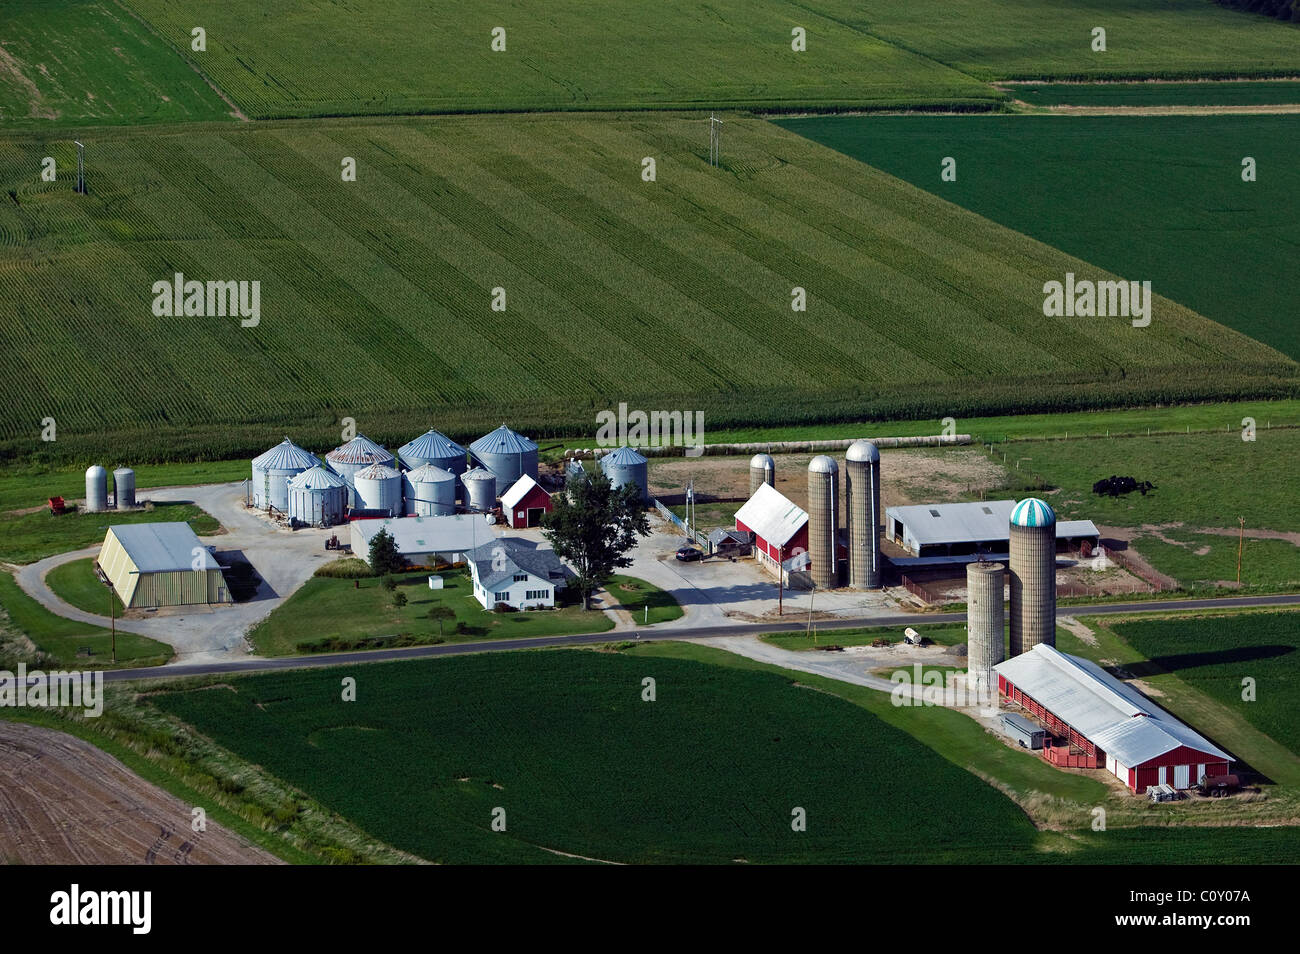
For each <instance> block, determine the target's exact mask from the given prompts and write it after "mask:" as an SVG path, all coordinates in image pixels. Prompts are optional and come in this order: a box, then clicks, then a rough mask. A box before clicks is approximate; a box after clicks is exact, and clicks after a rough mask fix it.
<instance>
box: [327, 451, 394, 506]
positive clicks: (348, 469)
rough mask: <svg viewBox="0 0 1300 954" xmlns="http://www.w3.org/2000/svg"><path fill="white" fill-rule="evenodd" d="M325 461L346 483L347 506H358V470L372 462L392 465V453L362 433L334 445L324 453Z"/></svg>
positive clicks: (386, 465)
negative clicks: (338, 444) (340, 444)
mask: <svg viewBox="0 0 1300 954" xmlns="http://www.w3.org/2000/svg"><path fill="white" fill-rule="evenodd" d="M325 462H326V464H328V465H329V468H330V470H332V471H334V473H336V474H338V475H339V476H340V477H342V478H343V480H344V481H345V482H346V483H347V485H348V506H349V507H358V506H360V504H358V503H357V492H356V486H355V477H356V475H357V472H358V471H362V470H365V469H366V468H367V467H370V466H371V465H373V464H383V465H384V466H385V467H391V466H392V465H393V455H392V454H390V453H388V451H386V450H384V449H383V448H382V447H380V446H379V445H378V444H376V443H375V442H374V441H372V440H371V439H370V438H368V437H366V435H364V434H358V435H357V436H356V437H354V438H352V440H350V441H348V442H347V443H346V444H344V445H342V446H341V447H336V448H334V449H333V450H332V451H330V452H329V453H328V454H326V455H325Z"/></svg>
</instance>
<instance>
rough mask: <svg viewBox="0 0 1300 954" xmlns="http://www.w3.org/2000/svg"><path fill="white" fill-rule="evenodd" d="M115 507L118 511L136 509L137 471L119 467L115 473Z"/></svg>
mask: <svg viewBox="0 0 1300 954" xmlns="http://www.w3.org/2000/svg"><path fill="white" fill-rule="evenodd" d="M113 506H115V507H116V508H117V509H118V510H131V509H132V508H134V507H135V471H133V470H132V469H131V468H130V467H118V468H117V469H116V470H114V471H113Z"/></svg>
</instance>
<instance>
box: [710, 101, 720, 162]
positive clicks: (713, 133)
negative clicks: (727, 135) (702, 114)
mask: <svg viewBox="0 0 1300 954" xmlns="http://www.w3.org/2000/svg"><path fill="white" fill-rule="evenodd" d="M721 161H722V120H721V119H719V118H718V117H717V116H716V115H715V114H713V113H710V114H709V165H711V166H716V165H718V164H719V163H720V162H721Z"/></svg>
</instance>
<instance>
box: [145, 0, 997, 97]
mask: <svg viewBox="0 0 1300 954" xmlns="http://www.w3.org/2000/svg"><path fill="white" fill-rule="evenodd" d="M128 2H129V4H130V6H131V8H132V9H134V10H136V11H137V12H139V13H140V15H141V16H143V17H145V18H146V19H148V21H149V22H150V23H151V24H153V25H154V26H155V27H156V28H157V29H158V30H159V32H160V33H161V34H162V35H163V36H164V37H166V38H167V39H168V40H169V41H170V42H171V43H173V44H175V45H176V46H177V48H178V49H180V50H182V51H183V52H184V53H185V54H186V55H188V56H189V57H190V58H191V60H192V61H193V62H195V63H196V64H200V65H201V66H202V68H203V69H204V71H205V72H207V73H208V74H209V75H210V76H212V77H213V79H214V80H215V81H216V82H217V84H218V85H219V86H221V88H222V89H223V90H224V91H225V92H227V93H228V94H229V95H230V96H232V97H233V98H234V99H235V101H236V102H238V103H239V104H240V106H241V107H242V108H243V109H244V110H245V111H246V112H247V113H249V115H251V116H253V117H255V118H259V119H266V118H274V117H287V116H338V115H362V114H401V113H427V112H455V111H481V110H482V111H491V110H543V109H544V110H572V109H579V110H581V109H647V108H663V107H678V108H680V107H692V106H700V107H715V106H746V107H752V106H763V107H774V108H782V107H806V106H822V107H845V106H854V107H873V106H874V107H887V106H898V105H903V104H913V103H917V104H930V105H939V104H943V105H951V106H968V107H972V106H974V107H984V108H988V107H990V106H991V105H993V104H995V103H997V102H998V101H1000V100H1001V99H1002V98H1003V97H1002V94H1001V93H999V92H998V91H996V90H994V89H991V88H990V87H988V86H986V85H984V84H982V83H980V82H978V81H977V80H974V79H972V78H971V77H969V76H966V75H964V74H963V73H961V72H959V71H957V70H953V69H950V68H948V67H946V66H943V65H941V64H939V63H936V62H934V61H933V60H930V59H927V58H926V57H924V56H920V55H917V54H916V53H913V52H910V51H908V50H906V49H904V48H900V47H898V46H894V45H891V44H889V43H886V42H883V41H882V40H880V39H878V38H877V37H875V36H872V35H870V34H869V33H868V32H866V31H864V30H861V29H858V28H857V27H855V26H851V25H848V24H846V23H844V22H842V21H839V20H837V19H834V18H831V17H828V16H825V15H823V14H821V13H819V12H818V11H817V10H815V9H809V8H808V7H806V6H799V5H796V4H792V3H786V2H782V0H719V2H714V3H702V2H698V0H665V2H663V3H657V4H654V5H652V6H647V5H645V4H644V3H639V2H637V0H611V2H607V3H604V4H602V5H601V6H600V7H599V9H593V8H592V7H591V6H590V5H589V4H585V3H582V2H580V0H550V2H548V3H545V4H541V3H529V4H515V5H512V6H510V7H509V8H503V9H499V10H494V9H492V8H485V7H484V6H483V5H482V4H480V3H475V2H474V0H449V2H444V3H439V4H437V5H429V4H427V3H421V2H419V0H394V2H391V3H389V4H386V5H385V6H384V7H382V8H380V7H373V8H372V7H370V6H367V5H348V6H340V5H339V4H336V3H332V2H328V0H307V2H301V3H296V4H293V5H291V6H278V7H274V8H270V9H268V8H267V7H266V6H265V4H261V3H258V2H256V0H231V2H228V3H224V4H221V5H220V6H216V7H214V6H212V5H210V4H201V3H198V2H194V0H181V2H177V0H128ZM200 21H202V23H203V24H204V26H205V28H206V29H207V34H208V44H207V45H208V48H207V51H206V52H204V53H190V30H191V29H192V28H193V26H194V25H195V24H196V23H198V22H200ZM796 26H801V27H803V28H804V29H805V30H806V31H807V34H808V37H809V40H808V50H809V52H806V53H796V52H795V51H794V50H793V49H792V48H791V40H792V34H791V31H792V29H793V28H794V27H796ZM496 28H501V29H502V30H503V31H504V36H503V40H504V45H505V49H504V50H501V51H494V50H493V48H492V44H493V31H494V29H496Z"/></svg>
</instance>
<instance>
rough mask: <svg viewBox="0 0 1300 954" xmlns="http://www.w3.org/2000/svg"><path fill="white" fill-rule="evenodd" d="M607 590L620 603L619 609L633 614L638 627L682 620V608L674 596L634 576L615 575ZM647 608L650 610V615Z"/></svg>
mask: <svg viewBox="0 0 1300 954" xmlns="http://www.w3.org/2000/svg"><path fill="white" fill-rule="evenodd" d="M605 589H606V590H607V591H608V592H609V594H610V595H611V596H613V597H614V598H615V599H616V600H618V601H619V604H618V606H617V608H618V609H621V610H626V611H627V612H629V613H631V614H632V620H633V622H635V623H636V624H637V625H638V626H647V625H648V626H653V625H654V624H655V623H668V622H671V621H673V620H675V619H681V618H682V607H681V605H680V604H679V603H678V602H677V600H676V599H675V598H674V597H673V595H672V594H671V593H669V592H667V591H665V590H661V589H660V588H659V587H657V586H655V585H654V584H653V583H647V582H646V581H645V580H641V579H638V578H636V577H634V576H624V575H623V574H615V575H614V576H612V577H610V578H609V584H608V585H607V586H606V587H605ZM646 607H649V609H650V612H649V614H648V615H647V613H646Z"/></svg>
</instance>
